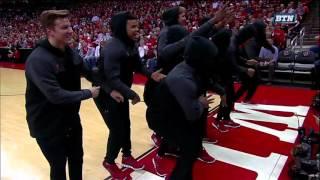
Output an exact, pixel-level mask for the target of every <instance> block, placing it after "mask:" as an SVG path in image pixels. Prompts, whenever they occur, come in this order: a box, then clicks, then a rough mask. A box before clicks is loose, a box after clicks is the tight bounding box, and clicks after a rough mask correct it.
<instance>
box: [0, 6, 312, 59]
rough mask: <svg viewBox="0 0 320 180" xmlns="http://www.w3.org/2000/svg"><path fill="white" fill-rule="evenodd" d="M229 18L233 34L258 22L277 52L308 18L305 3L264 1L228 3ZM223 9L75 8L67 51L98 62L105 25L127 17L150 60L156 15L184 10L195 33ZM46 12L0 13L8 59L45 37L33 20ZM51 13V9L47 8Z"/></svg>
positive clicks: (158, 24) (1, 44)
mask: <svg viewBox="0 0 320 180" xmlns="http://www.w3.org/2000/svg"><path fill="white" fill-rule="evenodd" d="M229 2H230V4H229V6H230V7H232V9H233V11H234V12H235V17H236V18H235V20H234V21H233V22H232V23H230V24H228V26H229V28H230V29H232V30H233V32H234V33H237V32H238V30H239V29H241V28H242V27H244V26H245V25H246V24H250V23H252V22H254V21H255V20H257V19H260V20H263V21H264V22H265V23H266V24H267V25H268V26H267V33H268V35H269V36H272V38H273V41H274V44H275V45H276V46H277V47H278V48H280V49H283V48H285V46H286V40H287V38H290V37H291V36H294V35H295V33H297V32H298V31H299V28H300V26H299V21H301V20H302V19H303V17H304V16H305V14H307V13H308V12H309V8H308V5H309V3H310V0H301V1H299V2H298V3H296V2H293V1H291V2H289V3H287V4H281V3H282V1H281V0H269V1H263V0H260V1H256V0H252V1H248V0H243V1H229ZM222 3H225V1H223V0H220V1H219V0H218V1H212V0H211V1H209V0H207V1H142V0H138V1H126V2H124V1H114V0H112V1H98V2H90V3H88V2H87V3H80V4H76V5H74V6H73V7H71V8H70V10H71V14H72V16H71V23H72V26H73V30H74V35H73V41H72V43H71V45H72V46H73V47H74V48H76V49H78V51H79V53H80V55H81V56H82V57H84V58H87V59H88V58H92V57H99V48H100V43H101V42H102V41H106V40H108V39H109V38H111V34H110V26H109V24H110V19H111V16H112V14H114V13H115V12H119V11H125V10H128V11H131V12H132V13H133V14H135V15H136V16H137V17H138V18H139V22H140V28H141V30H140V42H139V46H140V47H139V53H140V56H141V57H143V58H144V59H151V58H153V57H156V50H155V49H156V44H157V37H158V35H159V32H160V29H161V28H162V22H161V14H162V12H163V11H164V10H165V9H167V8H168V7H172V6H175V5H183V6H185V7H186V9H187V21H186V24H185V25H186V28H187V29H188V31H190V32H191V31H193V30H194V29H197V28H198V27H199V22H200V21H201V19H203V18H204V17H207V16H211V15H212V14H213V13H214V12H215V11H216V10H217V9H218V7H219V6H220V5H221V4H222ZM46 8H48V7H39V8H36V9H30V8H27V9H24V8H14V9H10V8H9V9H7V8H0V27H1V28H0V47H8V48H10V49H11V50H10V52H9V53H10V55H9V56H10V57H19V52H17V49H18V48H33V47H35V45H36V43H37V41H38V40H39V39H41V38H43V37H45V34H44V31H42V29H41V27H40V25H39V23H38V22H39V20H38V17H39V14H40V12H41V11H42V10H43V9H46ZM51 8H52V7H51ZM276 13H297V15H298V23H297V24H295V25H290V26H288V25H275V24H273V18H274V15H275V14H276Z"/></svg>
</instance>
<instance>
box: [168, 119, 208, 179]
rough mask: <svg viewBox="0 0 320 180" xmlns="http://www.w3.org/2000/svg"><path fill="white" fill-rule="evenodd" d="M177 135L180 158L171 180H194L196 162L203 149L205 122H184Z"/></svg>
mask: <svg viewBox="0 0 320 180" xmlns="http://www.w3.org/2000/svg"><path fill="white" fill-rule="evenodd" d="M183 123H184V124H180V128H179V129H177V131H178V133H177V134H176V135H177V136H176V138H177V145H178V147H179V148H180V156H179V157H178V159H177V163H176V166H175V168H174V169H173V171H172V174H171V177H170V180H181V179H183V180H192V169H193V165H194V162H195V161H196V159H197V157H198V156H199V153H200V150H201V148H202V138H203V121H201V120H198V121H196V122H192V123H191V122H183Z"/></svg>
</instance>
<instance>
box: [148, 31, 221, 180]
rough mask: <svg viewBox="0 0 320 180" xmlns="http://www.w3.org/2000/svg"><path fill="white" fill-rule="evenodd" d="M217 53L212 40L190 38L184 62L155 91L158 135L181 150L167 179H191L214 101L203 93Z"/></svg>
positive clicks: (154, 109)
mask: <svg viewBox="0 0 320 180" xmlns="http://www.w3.org/2000/svg"><path fill="white" fill-rule="evenodd" d="M216 54H217V48H216V47H215V46H214V44H213V43H211V42H210V41H209V40H207V39H206V38H203V37H198V36H196V37H191V38H190V40H189V41H188V43H187V45H186V48H185V53H184V55H185V57H186V60H185V62H181V63H180V64H178V65H177V66H176V67H175V68H174V69H173V70H172V71H170V73H169V74H168V77H167V78H166V79H165V80H164V81H163V82H161V83H160V84H159V86H157V87H156V88H155V94H156V96H154V100H153V102H152V103H153V106H154V107H153V111H154V112H153V113H151V115H152V116H153V117H152V118H154V119H155V124H156V126H157V127H159V129H158V130H159V131H158V132H159V134H160V135H161V136H163V137H164V138H165V139H166V140H167V141H169V142H170V143H172V144H176V145H177V146H178V147H179V148H180V156H179V157H178V160H177V163H176V167H175V168H174V170H173V172H172V174H171V175H169V177H168V178H166V179H171V180H180V179H183V180H191V179H192V167H193V163H194V161H195V160H196V158H197V157H199V155H200V153H201V148H202V132H203V123H202V121H203V119H202V116H203V114H205V112H206V111H207V108H208V107H209V104H210V103H211V102H212V99H210V96H207V97H206V96H204V95H203V91H204V90H206V89H207V87H206V81H207V79H208V78H209V74H210V71H211V70H212V69H213V67H214V66H215V64H214V63H215V55H216Z"/></svg>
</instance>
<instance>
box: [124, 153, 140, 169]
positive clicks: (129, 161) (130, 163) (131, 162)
mask: <svg viewBox="0 0 320 180" xmlns="http://www.w3.org/2000/svg"><path fill="white" fill-rule="evenodd" d="M122 167H126V168H130V169H133V170H141V169H143V168H144V165H143V164H142V163H140V162H138V161H137V160H136V159H134V158H133V157H132V156H128V157H124V156H122Z"/></svg>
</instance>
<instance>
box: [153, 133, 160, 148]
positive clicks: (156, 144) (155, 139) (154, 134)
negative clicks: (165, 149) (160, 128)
mask: <svg viewBox="0 0 320 180" xmlns="http://www.w3.org/2000/svg"><path fill="white" fill-rule="evenodd" d="M151 139H152V141H153V143H154V145H155V146H156V147H159V146H160V144H161V137H160V136H158V135H157V134H156V133H153V134H152V135H151Z"/></svg>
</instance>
